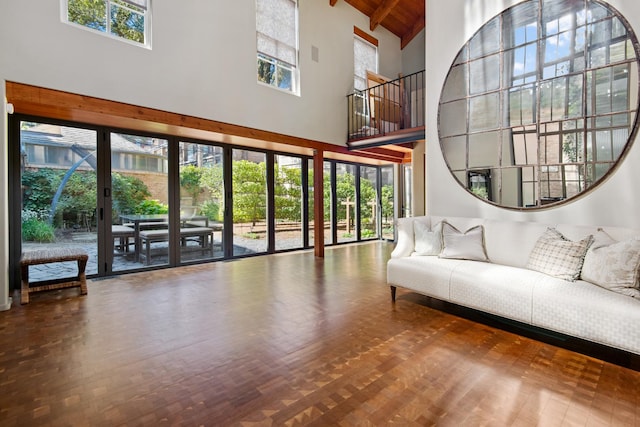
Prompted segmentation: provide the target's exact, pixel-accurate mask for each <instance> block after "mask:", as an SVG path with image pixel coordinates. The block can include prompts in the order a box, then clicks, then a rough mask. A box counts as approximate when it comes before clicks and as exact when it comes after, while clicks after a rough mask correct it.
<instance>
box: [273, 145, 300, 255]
mask: <svg viewBox="0 0 640 427" xmlns="http://www.w3.org/2000/svg"><path fill="white" fill-rule="evenodd" d="M273 172H274V177H275V195H274V199H275V209H276V218H275V224H276V229H275V236H276V246H275V247H276V250H282V249H295V248H302V243H303V242H302V227H303V224H302V159H301V158H300V157H290V156H282V155H276V156H275V164H274V171H273ZM305 226H306V225H305Z"/></svg>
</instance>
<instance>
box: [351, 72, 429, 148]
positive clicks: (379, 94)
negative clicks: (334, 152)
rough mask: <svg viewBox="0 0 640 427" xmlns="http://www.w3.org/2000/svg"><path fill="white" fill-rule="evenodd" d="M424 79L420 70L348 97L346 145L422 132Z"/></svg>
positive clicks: (423, 74)
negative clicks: (405, 132)
mask: <svg viewBox="0 0 640 427" xmlns="http://www.w3.org/2000/svg"><path fill="white" fill-rule="evenodd" d="M424 76H425V73H424V70H423V71H419V72H417V73H414V74H410V75H408V76H404V77H400V78H398V79H395V80H390V81H387V82H385V83H382V84H378V85H375V86H371V87H369V88H367V89H366V90H362V91H356V92H355V93H352V94H350V95H348V96H347V107H348V114H349V119H348V126H349V132H348V135H347V142H353V141H358V140H362V139H369V138H375V137H381V136H385V135H390V134H393V133H394V132H398V131H401V130H405V129H415V128H424V120H425V117H424V116H425V113H424V111H425V110H424V98H425V87H424V84H425V81H424ZM369 81H370V82H371V80H369Z"/></svg>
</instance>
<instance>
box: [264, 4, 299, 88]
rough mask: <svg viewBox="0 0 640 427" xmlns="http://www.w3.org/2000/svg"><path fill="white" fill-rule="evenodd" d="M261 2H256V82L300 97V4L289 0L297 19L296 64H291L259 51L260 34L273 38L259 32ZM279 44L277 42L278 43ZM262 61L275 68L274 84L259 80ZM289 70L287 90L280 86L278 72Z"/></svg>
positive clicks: (295, 26)
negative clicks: (289, 78) (259, 3)
mask: <svg viewBox="0 0 640 427" xmlns="http://www.w3.org/2000/svg"><path fill="white" fill-rule="evenodd" d="M258 1H260V0H256V3H255V4H256V10H255V19H256V81H257V83H258V84H261V85H264V86H268V87H271V88H274V89H277V90H280V91H282V92H285V93H291V94H294V95H298V96H300V27H299V22H300V20H299V11H300V3H299V1H298V0H288V1H291V2H292V3H293V4H294V8H295V17H294V20H295V22H294V28H295V30H294V31H295V46H293V47H294V49H295V54H294V57H295V58H294V60H295V64H290V63H289V62H287V61H283V60H282V59H279V58H276V57H274V56H272V55H269V54H267V53H265V52H261V51H260V50H259V49H258V38H259V35H260V34H263V35H264V36H265V37H268V38H271V37H269V36H268V35H267V34H264V33H261V32H260V31H259V30H258V7H257V2H258ZM276 42H277V41H276ZM261 61H264V62H270V63H271V64H272V65H273V66H274V67H275V76H276V79H275V80H274V82H273V83H268V82H264V81H261V80H260V78H259V73H258V69H259V64H260V62H261ZM281 69H282V70H287V71H288V72H290V73H291V87H290V88H286V87H280V85H279V83H280V82H279V81H278V71H279V70H281Z"/></svg>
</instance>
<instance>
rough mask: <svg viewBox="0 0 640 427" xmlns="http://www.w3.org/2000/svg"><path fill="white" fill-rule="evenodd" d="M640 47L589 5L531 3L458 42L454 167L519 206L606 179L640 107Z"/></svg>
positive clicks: (448, 102)
mask: <svg viewBox="0 0 640 427" xmlns="http://www.w3.org/2000/svg"><path fill="white" fill-rule="evenodd" d="M637 58H638V42H637V39H636V37H635V34H634V33H633V31H632V29H631V27H630V26H629V24H628V22H627V21H626V20H625V19H624V17H622V16H621V15H620V14H619V13H618V12H617V11H616V10H615V9H613V8H612V7H611V6H609V5H608V4H606V3H604V2H601V1H595V0H580V1H575V0H555V1H550V0H528V1H524V2H522V3H519V4H518V5H516V6H513V7H511V8H509V9H507V10H505V11H504V12H502V13H501V14H500V15H498V16H496V17H495V18H493V19H491V20H490V21H489V22H487V23H486V24H485V25H484V26H483V27H482V28H480V30H478V32H477V33H476V34H475V35H474V36H473V37H472V38H471V39H470V40H469V41H468V42H467V43H466V44H465V45H464V46H463V47H462V49H461V50H460V52H459V53H458V55H457V57H456V59H455V61H454V63H453V65H452V66H451V68H450V70H449V74H448V75H447V79H446V81H445V83H444V87H443V89H442V94H441V96H440V104H439V110H438V132H439V137H440V147H441V149H442V153H443V155H444V158H445V161H446V163H447V166H448V167H449V170H450V171H451V173H452V174H453V175H454V177H455V178H456V179H457V181H458V182H459V183H460V184H461V185H462V186H463V187H464V188H466V189H467V190H468V191H470V192H471V193H473V194H474V195H475V196H476V197H478V198H480V199H483V200H486V201H487V202H489V203H492V204H495V205H498V206H502V207H506V208H514V209H527V208H540V207H543V206H548V205H556V204H560V203H564V202H566V201H567V200H570V199H571V198H573V197H576V196H578V195H580V194H582V193H584V192H585V191H586V190H589V189H591V188H593V187H594V186H595V185H596V184H597V183H598V182H600V181H602V179H603V178H604V177H606V176H607V175H608V174H609V173H611V172H612V170H613V169H614V167H615V165H616V163H617V162H618V161H619V160H620V159H621V158H622V156H623V155H624V154H625V152H626V150H627V149H628V147H629V146H630V145H631V141H633V139H634V137H635V133H636V127H637V126H636V125H637V120H638V118H637V112H638V100H639V96H638V92H639V87H638V60H637Z"/></svg>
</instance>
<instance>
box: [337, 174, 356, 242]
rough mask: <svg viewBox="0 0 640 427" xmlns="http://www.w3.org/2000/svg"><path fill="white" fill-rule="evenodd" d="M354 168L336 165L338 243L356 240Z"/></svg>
mask: <svg viewBox="0 0 640 427" xmlns="http://www.w3.org/2000/svg"><path fill="white" fill-rule="evenodd" d="M356 167H357V166H355V165H348V164H345V163H336V207H337V211H338V216H337V218H336V224H337V227H338V243H343V242H353V241H355V240H356V220H355V219H356V212H357V211H356V186H355V177H356Z"/></svg>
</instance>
